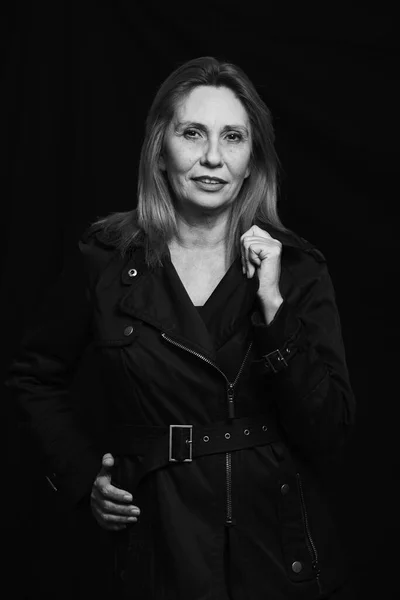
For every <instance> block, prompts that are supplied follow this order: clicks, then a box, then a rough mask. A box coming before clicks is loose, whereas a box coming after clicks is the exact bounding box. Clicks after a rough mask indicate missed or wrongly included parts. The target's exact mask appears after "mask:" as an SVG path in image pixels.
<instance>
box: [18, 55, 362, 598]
mask: <svg viewBox="0 0 400 600" xmlns="http://www.w3.org/2000/svg"><path fill="white" fill-rule="evenodd" d="M273 137H274V136H273V129H272V124H271V117H270V113H269V111H268V109H267V107H266V106H265V104H264V103H263V101H262V100H261V98H260V97H259V95H258V94H257V92H256V90H255V88H254V87H253V85H252V83H251V82H250V81H249V79H248V78H247V76H246V75H245V74H244V73H243V72H242V71H241V69H240V68H238V67H237V66H235V65H232V64H229V63H223V62H219V61H217V60H216V59H214V58H211V57H204V58H199V59H196V60H192V61H190V62H188V63H186V64H184V65H182V66H181V67H179V68H178V69H176V70H175V71H174V72H173V73H172V74H171V75H170V76H169V77H168V78H167V80H166V81H165V82H164V83H163V84H162V86H161V87H160V89H159V91H158V93H157V95H156V97H155V99H154V102H153V105H152V107H151V109H150V112H149V115H148V119H147V127H146V136H145V140H144V143H143V148H142V153H141V160H140V167H139V186H138V188H139V189H138V205H137V210H136V211H130V212H125V213H115V214H112V215H111V216H109V217H107V218H105V219H101V220H99V221H97V222H96V223H94V224H93V226H92V227H91V228H90V229H89V231H88V232H87V233H86V234H85V235H84V236H83V238H82V239H81V240H80V244H79V247H80V251H81V255H82V263H83V267H82V274H81V276H80V277H79V276H78V274H77V273H76V272H74V273H73V274H72V278H71V281H70V282H69V283H68V280H67V281H64V283H63V284H62V285H61V287H60V294H59V296H53V297H52V300H51V302H49V305H50V306H51V307H52V309H53V315H54V317H48V319H47V325H44V324H42V325H41V328H40V329H38V330H36V331H32V332H31V333H30V334H29V335H27V336H26V339H25V340H24V342H23V345H22V349H21V353H20V355H19V356H18V358H17V359H16V360H15V362H14V364H13V366H12V369H11V373H10V377H9V380H8V385H9V387H11V388H13V389H14V390H15V391H16V393H17V396H18V405H19V406H20V408H21V410H22V412H23V414H24V415H25V417H28V418H29V420H30V422H31V426H32V430H33V432H34V433H35V435H36V437H37V439H38V440H39V441H40V443H41V446H42V448H43V452H44V455H45V457H46V459H47V461H48V463H49V465H51V470H52V471H53V475H52V476H51V481H52V482H53V485H54V486H55V487H56V488H58V489H61V490H63V491H64V493H65V494H66V495H68V496H69V498H70V500H71V502H72V503H73V505H76V506H77V505H82V504H84V503H85V502H87V503H88V504H89V502H90V508H91V512H92V514H93V516H94V517H95V519H96V520H97V521H98V523H99V524H100V525H101V526H102V527H103V528H104V529H106V530H108V531H109V532H110V533H109V535H110V536H112V538H113V540H114V542H115V565H116V576H117V578H118V580H119V583H120V584H121V596H122V597H126V598H128V597H129V598H144V599H153V598H154V599H157V600H161V599H168V600H170V599H171V600H172V599H174V600H176V599H181V598H182V599H186V598H192V599H196V600H211V599H213V600H214V599H215V600H226V599H228V598H229V599H233V600H244V599H251V600H261V599H263V600H264V599H265V598H273V599H277V600H278V599H282V600H284V599H285V600H286V599H287V598H306V599H309V600H311V599H317V598H328V597H330V596H331V594H332V593H334V591H335V589H337V588H339V587H340V586H341V585H342V583H343V581H344V579H345V568H344V565H343V564H342V558H341V557H342V552H341V549H340V546H339V545H338V540H337V539H336V536H335V528H334V526H333V524H332V519H331V515H330V511H329V508H328V506H327V498H326V497H325V495H324V487H325V484H324V473H326V466H327V465H329V464H330V463H331V461H332V459H335V458H336V457H339V456H340V455H341V454H342V450H343V446H344V444H345V442H346V439H347V437H348V433H349V429H350V427H351V425H352V422H353V418H354V398H353V394H352V390H351V386H350V382H349V375H348V371H347V367H346V361H345V351H344V348H343V343H342V337H341V330H340V321H339V316H338V312H337V307H336V303H335V294H334V289H333V287H332V282H331V279H330V275H329V272H328V268H327V265H326V261H325V258H324V256H323V255H322V254H321V252H319V251H318V250H317V249H316V248H314V247H313V246H312V245H311V244H310V243H309V242H307V241H306V240H304V239H303V238H301V237H299V236H298V235H297V234H295V233H294V232H292V231H290V230H288V229H286V228H285V227H284V226H283V225H282V223H281V221H280V219H279V217H278V214H277V195H276V169H277V157H276V154H275V150H274V146H273ZM57 298H59V299H57ZM88 344H93V345H94V346H95V347H96V349H97V350H98V360H99V369H100V370H101V373H102V375H103V376H104V385H105V394H106V398H107V399H108V411H109V418H108V422H109V427H108V429H107V431H106V432H105V433H104V436H103V437H102V440H101V442H100V443H95V442H94V441H93V440H90V439H89V436H88V434H87V433H85V432H83V431H78V428H77V425H76V424H75V423H74V422H73V420H72V418H71V416H70V414H71V413H70V409H69V408H68V402H67V382H68V377H69V376H70V374H71V373H72V372H73V369H74V367H75V365H76V362H77V360H79V357H80V356H81V355H82V352H83V350H84V349H85V348H86V347H87V346H88ZM335 597H336V596H335Z"/></svg>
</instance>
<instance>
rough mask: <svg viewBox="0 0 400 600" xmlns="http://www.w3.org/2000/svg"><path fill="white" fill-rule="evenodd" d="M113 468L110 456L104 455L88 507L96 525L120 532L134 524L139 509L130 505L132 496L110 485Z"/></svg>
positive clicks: (112, 458)
mask: <svg viewBox="0 0 400 600" xmlns="http://www.w3.org/2000/svg"><path fill="white" fill-rule="evenodd" d="M113 466H114V457H113V456H112V454H109V453H107V454H104V456H103V460H102V467H101V470H100V472H99V474H98V475H97V477H96V479H95V482H94V484H93V487H92V493H91V495H90V506H91V509H92V513H93V515H94V517H95V519H96V521H97V522H98V524H99V525H100V526H101V527H103V529H107V530H108V531H120V530H121V529H125V527H126V526H127V525H129V524H130V523H135V522H136V521H137V517H138V516H139V515H140V509H139V508H138V507H137V506H134V505H133V504H132V500H133V498H132V495H131V494H130V493H129V492H126V491H125V490H121V489H120V488H117V487H115V486H114V485H112V484H111V470H112V467H113Z"/></svg>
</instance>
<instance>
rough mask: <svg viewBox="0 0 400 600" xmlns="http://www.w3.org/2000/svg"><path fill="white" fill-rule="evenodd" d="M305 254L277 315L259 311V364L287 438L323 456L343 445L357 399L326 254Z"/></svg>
mask: <svg viewBox="0 0 400 600" xmlns="http://www.w3.org/2000/svg"><path fill="white" fill-rule="evenodd" d="M303 257H305V258H304V260H303V261H302V262H303V264H304V265H305V266H303V267H302V268H300V269H299V270H298V272H297V273H296V269H295V268H294V269H293V271H292V273H291V275H290V279H291V283H290V285H288V286H287V289H286V290H285V293H283V294H282V295H283V298H284V301H283V303H282V304H281V306H280V308H279V310H278V312H277V313H276V315H275V317H274V319H273V321H272V322H271V323H270V324H269V325H266V324H265V322H263V321H262V320H261V319H260V318H258V319H257V316H256V315H255V316H254V317H253V325H254V341H255V347H256V352H257V353H258V359H257V360H256V361H255V365H256V368H258V369H261V370H262V371H263V373H264V375H265V378H266V382H267V386H266V389H267V390H268V392H267V393H270V394H271V395H272V397H273V398H274V402H275V406H276V410H277V414H278V418H279V423H280V426H281V428H282V429H283V432H284V434H285V437H286V439H287V443H288V444H289V445H290V446H292V447H294V448H296V449H297V450H300V451H301V452H302V453H303V454H305V455H307V456H308V457H309V458H318V456H319V455H325V454H329V455H330V456H332V455H335V454H337V453H338V452H340V451H341V450H342V449H343V447H344V444H345V442H346V439H347V437H348V433H349V431H350V429H351V426H352V424H353V421H354V412H355V400H354V396H353V392H352V389H351V384H350V380H349V373H348V369H347V365H346V358H345V349H344V345H343V340H342V333H341V324H340V318H339V314H338V309H337V305H336V297H335V291H334V288H333V284H332V280H331V277H330V274H329V271H328V267H327V264H326V260H325V258H324V256H323V255H322V253H320V252H319V251H318V250H317V249H314V250H313V251H311V252H308V253H303Z"/></svg>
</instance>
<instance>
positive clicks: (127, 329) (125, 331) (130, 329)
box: [124, 325, 133, 335]
mask: <svg viewBox="0 0 400 600" xmlns="http://www.w3.org/2000/svg"><path fill="white" fill-rule="evenodd" d="M131 333H133V327H132V325H128V327H125V329H124V335H131Z"/></svg>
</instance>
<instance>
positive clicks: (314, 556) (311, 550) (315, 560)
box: [296, 473, 319, 580]
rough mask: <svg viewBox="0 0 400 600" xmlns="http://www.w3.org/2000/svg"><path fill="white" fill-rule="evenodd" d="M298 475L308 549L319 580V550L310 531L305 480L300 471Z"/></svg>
mask: <svg viewBox="0 0 400 600" xmlns="http://www.w3.org/2000/svg"><path fill="white" fill-rule="evenodd" d="M296 477H297V483H298V486H299V492H300V501H301V508H302V512H303V522H304V529H305V532H306V543H307V548H308V551H309V553H310V556H311V561H312V566H313V569H314V571H316V574H317V579H318V580H319V565H318V552H317V547H316V545H315V543H314V540H313V538H312V535H311V531H310V525H309V522H308V513H307V508H306V503H305V501H304V493H303V482H302V480H301V477H300V473H297V474H296Z"/></svg>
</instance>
